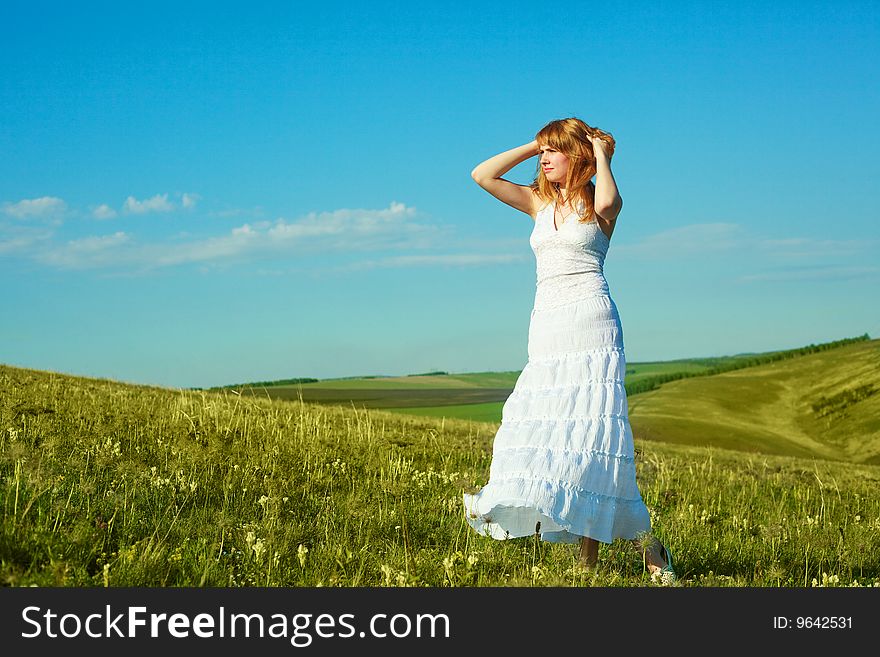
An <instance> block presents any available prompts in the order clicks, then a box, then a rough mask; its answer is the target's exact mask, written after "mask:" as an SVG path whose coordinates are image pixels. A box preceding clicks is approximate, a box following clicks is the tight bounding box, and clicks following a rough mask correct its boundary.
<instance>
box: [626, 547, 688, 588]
mask: <svg viewBox="0 0 880 657" xmlns="http://www.w3.org/2000/svg"><path fill="white" fill-rule="evenodd" d="M633 543H634V544H635V546H636V549H637V550H638V551H639V552H640V553H641V555H642V558H643V559H644V562H645V565H646V566H647V568H648V571H649V572H650V573H651V580H652V581H654V582H659V583H660V584H663V585H664V586H675V585H676V584H677V583H678V577H677V576H676V574H675V570H673V568H672V554H671V553H670V552H669V549H668V548H667V547H666V546H665V545H663V543H661V542H660V541H658V540H657V539H656V538H655V537H654V536H652V535H650V534H645V535H643V536H641V537H639V538H637V539H635V540H634V541H633Z"/></svg>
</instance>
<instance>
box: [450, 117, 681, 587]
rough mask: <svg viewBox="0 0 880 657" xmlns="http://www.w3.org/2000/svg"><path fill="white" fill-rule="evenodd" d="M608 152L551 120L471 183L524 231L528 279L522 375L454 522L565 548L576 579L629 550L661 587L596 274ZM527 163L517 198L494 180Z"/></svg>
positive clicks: (668, 571) (599, 135) (665, 563)
mask: <svg viewBox="0 0 880 657" xmlns="http://www.w3.org/2000/svg"><path fill="white" fill-rule="evenodd" d="M614 147H615V142H614V138H613V137H612V136H611V135H610V134H608V133H605V132H602V131H601V130H598V129H596V128H593V127H590V126H588V125H587V124H586V123H584V122H583V121H581V120H580V119H576V118H568V119H560V120H557V121H551V122H550V123H548V124H547V125H546V126H544V128H542V129H541V130H540V131H539V132H538V134H537V135H536V137H535V140H534V141H532V142H529V143H528V144H524V145H523V146H519V147H517V148H514V149H511V150H509V151H505V152H503V153H500V154H499V155H495V156H494V157H491V158H489V159H488V160H486V161H485V162H482V163H481V164H479V165H478V166H477V167H476V168H475V169H474V170H473V172H472V173H471V176H472V177H473V179H474V180H475V181H476V182H477V184H478V185H480V187H482V188H483V189H485V190H486V191H487V192H489V193H490V194H492V195H493V196H494V197H496V198H497V199H499V200H500V201H503V202H504V203H506V204H508V205H510V206H512V207H514V208H516V209H517V210H520V211H522V212H525V213H526V214H528V215H529V216H530V217H532V219H533V220H534V222H535V225H534V228H533V230H532V234H531V237H530V238H529V243H530V245H531V247H532V250H533V251H534V253H535V257H536V260H537V274H538V276H537V289H536V292H535V305H534V309H533V310H532V315H531V322H530V324H529V349H528V352H529V359H528V363H526V366H525V368H524V369H523V371H522V373H521V374H520V376H519V378H518V379H517V382H516V385H515V387H514V389H513V392H512V393H511V394H510V397H508V399H507V401H506V402H505V404H504V407H503V409H502V421H501V427H500V428H499V429H498V433H497V434H496V436H495V442H494V445H493V453H492V465H491V469H490V475H489V483H488V484H487V485H486V486H485V487H483V489H482V490H480V491H479V492H478V493H476V494H474V495H469V494H465V495H464V503H465V512H466V517H467V520H468V523H469V524H470V525H471V527H473V528H474V529H475V530H477V531H478V532H480V533H482V534H485V535H488V536H492V537H493V538H497V539H506V538H516V537H521V536H527V535H531V534H533V533H539V534H540V536H541V539H542V540H545V541H549V542H560V543H575V542H579V543H580V561H581V563H583V564H584V565H585V566H586V567H588V568H592V567H594V566H595V565H596V563H597V560H598V556H599V542H600V541H601V542H603V543H611V542H612V541H613V540H614V539H615V538H625V539H631V540H632V541H633V542H634V543H635V545H636V546H637V549H639V551H640V552H641V553H642V555H643V557H644V561H645V563H646V564H647V566H648V568H649V570H650V571H651V573H652V577H653V578H654V579H659V580H660V581H661V582H662V583H664V584H674V583H675V582H676V577H675V572H674V571H673V569H672V563H671V562H672V559H671V557H670V555H669V551H668V550H667V549H666V547H665V546H663V545H662V544H661V543H659V542H658V541H657V540H656V539H655V538H653V537H652V536H651V535H650V531H651V520H650V515H649V513H648V510H647V508H646V507H645V504H644V502H643V500H642V498H641V494H640V492H639V489H638V485H637V484H636V477H635V463H634V450H633V436H632V429H631V427H630V424H629V419H628V405H627V398H626V390H625V388H624V385H623V383H624V373H625V372H626V359H625V356H624V345H623V329H622V326H621V322H620V315H619V314H618V311H617V306H616V305H615V303H614V300H613V299H612V298H611V295H610V293H609V289H608V283H607V281H606V280H605V274H604V271H603V266H604V262H605V255H606V253H607V252H608V247H609V245H610V240H611V235H612V233H613V232H614V226H615V224H616V222H617V216H618V214H619V213H620V209H621V207H622V205H623V201H622V199H621V197H620V193H619V191H618V189H617V184H616V182H615V180H614V176H613V175H612V173H611V166H610V161H611V156H612V155H613V154H614ZM536 155H538V156H540V160H539V165H538V172H537V175H536V176H535V180H534V182H533V183H532V184H531V185H528V186H526V185H517V184H515V183H512V182H510V181H507V180H505V179H503V178H502V177H501V176H502V175H504V174H505V173H507V172H508V171H509V170H510V169H512V168H513V167H514V166H516V165H517V164H520V163H521V162H523V161H525V160H527V159H529V158H530V157H534V156H536ZM593 176H595V177H596V183H595V185H594V184H593V182H592V178H593Z"/></svg>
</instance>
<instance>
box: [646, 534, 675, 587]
mask: <svg viewBox="0 0 880 657" xmlns="http://www.w3.org/2000/svg"><path fill="white" fill-rule="evenodd" d="M658 543H660V542H659V541H658ZM660 557H661V558H662V559H663V561H665V562H666V565H665V566H663V568H661V569H660V570H658V571H656V572H654V573H651V579H652V580H653V581H655V582H657V581H659V582H660V584H662V585H663V586H676V585H677V584H678V576H677V575H676V574H675V570H674V569H673V568H672V553H671V552H670V551H669V548H667V547H666V546H665V545H663V543H660Z"/></svg>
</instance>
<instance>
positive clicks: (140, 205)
mask: <svg viewBox="0 0 880 657" xmlns="http://www.w3.org/2000/svg"><path fill="white" fill-rule="evenodd" d="M122 209H123V210H124V211H125V212H128V213H130V214H146V213H147V212H170V211H171V210H173V209H174V204H173V203H171V202H170V201H169V200H168V194H156V195H155V196H153V197H152V198H148V199H144V200H143V201H138V200H137V199H136V198H135V197H134V196H129V197H128V198H127V199H125V204H124V205H123V206H122Z"/></svg>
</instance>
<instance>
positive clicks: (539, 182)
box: [531, 117, 614, 223]
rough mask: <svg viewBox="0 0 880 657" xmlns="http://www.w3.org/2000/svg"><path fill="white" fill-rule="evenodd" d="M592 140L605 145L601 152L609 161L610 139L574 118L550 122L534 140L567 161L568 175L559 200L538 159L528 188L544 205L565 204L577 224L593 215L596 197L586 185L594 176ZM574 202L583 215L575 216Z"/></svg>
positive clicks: (594, 163) (611, 140)
mask: <svg viewBox="0 0 880 657" xmlns="http://www.w3.org/2000/svg"><path fill="white" fill-rule="evenodd" d="M592 137H599V138H600V139H602V141H604V142H605V143H606V144H607V146H606V148H605V151H606V152H607V153H608V157H609V158H610V157H611V156H612V155H613V154H614V137H612V136H611V135H610V134H609V133H607V132H604V131H602V130H599V129H598V128H594V127H592V126H589V125H587V124H586V123H584V122H583V121H581V120H580V119H577V118H574V117H571V118H567V119H557V120H555V121H551V122H550V123H548V124H547V125H545V126H544V127H543V128H541V129H540V130H539V131H538V134H537V135H535V140H536V141H537V142H538V143H539V144H542V145H546V146H549V147H550V148H552V149H554V150H557V151H559V152H560V153H563V154H564V155H565V156H566V157H568V160H569V165H568V175H567V176H566V179H565V189H566V190H567V196H566V197H565V198H563V197H562V193H561V192H560V191H559V183H552V182H550V181H549V180H547V176H546V175H545V174H544V170H543V169H542V168H541V162H540V159H539V161H538V171H537V173H536V174H535V180H534V181H533V182H532V184H531V188H532V189H533V190H534V191H535V193H536V194H537V195H538V196H539V197H540V198H541V199H542V200H543V201H544V202H546V203H550V202H552V201H557V202H561V203H563V204H568V205H569V206H570V207H571V209H572V210H574V211H575V213H577V214H578V216H579V218H578V221H580V222H581V223H585V222H586V221H587V220H589V218H590V217H591V216H592V215H593V202H594V195H595V193H596V190H595V189H594V188H593V186H592V185H591V184H590V181H591V180H592V178H593V176H595V175H596V156H595V154H594V153H593V142H592V141H590V139H591V138H592ZM578 201H581V202H582V203H583V204H584V206H585V214H583V215H581V214H580V213H578V203H577V202H578Z"/></svg>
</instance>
